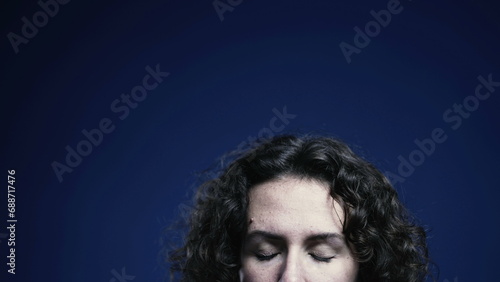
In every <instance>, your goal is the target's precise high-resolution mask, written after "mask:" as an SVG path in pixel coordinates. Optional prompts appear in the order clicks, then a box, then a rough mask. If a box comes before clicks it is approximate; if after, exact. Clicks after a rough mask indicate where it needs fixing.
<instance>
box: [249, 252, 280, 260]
mask: <svg viewBox="0 0 500 282" xmlns="http://www.w3.org/2000/svg"><path fill="white" fill-rule="evenodd" d="M254 254H255V257H256V258H257V259H258V260H260V261H268V260H272V259H273V258H275V257H276V256H277V255H279V254H280V253H266V252H255V253H254Z"/></svg>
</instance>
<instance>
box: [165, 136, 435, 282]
mask: <svg viewBox="0 0 500 282" xmlns="http://www.w3.org/2000/svg"><path fill="white" fill-rule="evenodd" d="M284 175H293V176H297V177H303V178H310V179H318V180H321V181H323V182H325V183H327V184H328V185H329V187H330V195H331V196H332V197H333V198H334V199H336V200H337V201H338V202H339V203H340V204H341V206H342V208H343V209H344V211H345V213H344V214H345V218H344V224H343V233H344V236H345V238H346V240H347V241H348V242H349V243H350V244H351V245H352V249H353V250H352V251H353V253H354V256H355V258H356V259H357V261H358V262H359V271H358V281H405V282H413V281H415V282H416V281H424V280H425V279H426V277H427V276H428V273H429V257H428V251H427V245H426V233H425V231H424V229H423V228H422V227H420V226H418V225H417V224H415V223H414V222H413V219H412V217H411V216H410V215H409V214H408V212H407V211H406V209H405V208H404V207H403V205H402V204H401V202H400V201H399V200H398V196H397V193H396V191H395V189H394V188H393V187H392V186H391V184H390V183H389V181H388V180H387V178H386V177H385V176H384V175H383V174H382V173H381V172H380V171H379V170H377V169H376V168H375V167H374V166H373V165H372V164H370V163H368V162H366V161H365V160H363V159H362V158H360V157H359V156H357V155H356V154H354V153H353V152H352V151H351V149H349V147H347V146H346V145H345V144H344V143H342V142H340V141H338V140H336V139H333V138H328V137H311V136H305V137H297V136H290V135H287V136H278V137H274V138H272V139H271V140H268V141H265V142H263V143H261V144H259V145H258V146H256V147H254V148H252V149H249V150H247V151H246V152H243V153H241V154H239V155H238V157H236V158H235V159H234V160H233V161H232V162H231V163H230V164H229V165H228V166H227V167H225V168H223V169H222V171H221V172H220V174H219V175H218V177H215V178H213V179H210V180H208V181H206V182H204V183H203V184H202V185H201V186H200V187H199V188H198V190H197V193H196V196H195V203H194V207H193V209H192V211H191V213H190V217H189V219H188V222H187V225H188V229H189V231H188V233H187V236H186V237H185V241H184V245H183V246H181V247H180V248H178V249H176V250H174V251H171V252H169V254H168V255H167V262H169V263H170V265H171V266H170V270H171V274H173V273H180V274H181V276H182V281H196V282H198V281H219V282H226V281H227V282H234V281H238V279H239V278H238V271H239V269H240V267H241V261H240V248H241V246H242V239H243V236H244V234H245V232H246V224H245V223H246V222H247V220H246V212H247V206H248V191H249V189H251V188H252V187H253V186H255V185H257V184H260V183H263V182H265V181H268V180H272V179H275V178H277V177H279V176H284Z"/></svg>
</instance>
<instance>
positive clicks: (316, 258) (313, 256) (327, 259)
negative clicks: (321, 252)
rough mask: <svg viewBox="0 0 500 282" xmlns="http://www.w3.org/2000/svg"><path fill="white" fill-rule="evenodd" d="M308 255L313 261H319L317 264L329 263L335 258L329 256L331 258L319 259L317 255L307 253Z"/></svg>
mask: <svg viewBox="0 0 500 282" xmlns="http://www.w3.org/2000/svg"><path fill="white" fill-rule="evenodd" d="M309 255H310V256H311V257H312V258H313V259H315V260H317V261H319V262H330V261H331V260H332V259H334V258H335V256H331V257H327V258H325V257H321V256H318V255H315V254H313V253H309Z"/></svg>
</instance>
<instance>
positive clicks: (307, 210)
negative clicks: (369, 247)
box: [240, 177, 358, 282]
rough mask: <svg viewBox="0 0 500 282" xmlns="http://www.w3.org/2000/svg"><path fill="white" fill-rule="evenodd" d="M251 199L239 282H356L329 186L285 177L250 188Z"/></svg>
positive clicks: (355, 266) (340, 215)
mask: <svg viewBox="0 0 500 282" xmlns="http://www.w3.org/2000/svg"><path fill="white" fill-rule="evenodd" d="M249 199H250V202H249V207H248V231H247V234H246V236H245V238H244V242H243V246H242V252H241V261H242V268H241V270H240V280H241V281H245V282H252V281H258V282H265V281H269V282H271V281H272V282H275V281H311V282H326V281H328V282H333V281H342V282H349V281H355V280H356V274H357V272H358V263H357V262H356V260H355V259H354V257H353V255H352V253H351V250H350V248H349V247H348V245H347V243H346V241H345V239H344V236H343V234H342V222H341V219H343V218H344V214H343V211H342V208H341V207H340V206H339V204H338V203H337V202H336V201H334V200H333V199H332V197H331V196H330V195H329V189H328V187H327V185H325V184H323V183H320V182H316V181H313V180H300V179H297V178H294V177H285V178H280V179H276V180H272V181H269V182H265V183H263V184H260V185H257V186H255V187H252V189H251V190H250V193H249Z"/></svg>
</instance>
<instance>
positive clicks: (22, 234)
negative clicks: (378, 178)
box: [0, 0, 500, 281]
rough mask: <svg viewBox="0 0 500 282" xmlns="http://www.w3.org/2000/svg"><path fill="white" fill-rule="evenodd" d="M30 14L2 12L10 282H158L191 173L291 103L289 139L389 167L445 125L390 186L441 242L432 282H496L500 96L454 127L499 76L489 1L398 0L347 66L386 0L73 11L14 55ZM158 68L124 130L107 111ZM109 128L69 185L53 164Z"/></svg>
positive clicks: (99, 6)
mask: <svg viewBox="0 0 500 282" xmlns="http://www.w3.org/2000/svg"><path fill="white" fill-rule="evenodd" d="M23 2H24V3H18V2H17V1H4V2H2V4H1V7H0V11H1V13H2V16H1V19H0V20H1V28H2V33H1V34H2V36H3V37H2V38H3V39H2V40H1V41H0V48H1V55H2V57H1V78H0V83H1V84H0V86H1V87H0V89H1V93H2V101H1V102H0V103H1V106H2V108H1V114H2V129H3V134H2V146H1V155H0V157H1V167H2V170H1V172H0V177H2V178H4V177H5V178H7V169H15V170H16V175H15V176H16V187H17V192H16V195H17V198H16V199H17V202H16V205H17V206H16V207H17V212H16V216H17V219H18V223H17V229H16V242H17V245H16V246H17V249H16V272H17V274H16V275H15V277H13V276H12V275H7V272H6V271H7V266H6V256H7V255H8V252H7V246H6V240H5V239H2V238H1V237H0V240H2V242H1V243H0V271H1V272H0V277H2V278H1V280H2V281H112V279H113V277H114V276H113V274H112V271H113V270H116V271H117V272H121V270H122V268H125V270H126V273H127V274H128V275H133V276H135V278H134V280H133V281H160V279H161V277H162V275H163V271H162V269H161V267H160V266H159V264H158V261H157V253H158V251H159V238H160V234H161V230H162V228H163V227H165V226H166V225H169V224H171V223H172V222H173V220H174V219H175V218H176V217H177V215H178V213H179V207H180V206H181V205H182V203H186V202H188V201H189V198H190V195H191V191H192V189H193V185H194V183H195V182H196V176H195V174H196V172H198V171H201V170H203V169H205V168H207V167H209V166H210V165H211V164H212V163H213V162H214V161H215V160H216V158H217V157H219V156H220V155H222V154H223V153H225V152H227V151H230V150H232V149H235V148H236V147H237V146H238V145H239V144H240V143H242V142H244V141H245V140H247V139H248V138H249V137H257V136H258V135H259V132H260V130H261V129H262V128H265V127H269V122H270V120H271V119H272V118H273V116H274V115H275V113H274V112H273V109H274V108H276V109H277V110H279V111H282V110H283V108H284V107H286V109H287V111H288V113H290V114H294V115H296V117H295V118H294V119H291V120H290V123H289V124H288V125H286V126H285V130H283V131H282V132H281V133H284V132H292V133H294V132H302V133H307V132H314V133H321V134H329V135H334V136H337V137H339V138H341V139H343V140H345V141H346V142H348V143H349V144H351V145H352V147H353V148H354V149H355V150H356V152H358V153H360V154H361V155H363V156H364V157H365V158H367V159H369V160H370V161H372V162H374V163H375V164H376V165H377V166H378V167H379V168H380V169H381V170H383V171H391V172H394V173H397V167H398V164H399V160H398V156H400V155H401V156H403V157H404V158H406V159H407V158H408V156H409V154H410V153H411V152H412V151H413V150H415V149H416V148H417V147H416V145H415V144H414V140H415V139H419V140H422V139H424V138H429V137H431V131H432V130H433V129H435V128H442V129H443V130H444V132H445V134H446V136H447V139H446V141H445V142H443V143H442V144H438V145H437V146H436V148H435V151H434V152H433V153H432V154H430V155H429V156H427V157H426V159H425V162H424V163H423V164H422V165H420V166H418V167H416V168H415V171H414V173H412V174H411V175H410V176H409V177H407V178H406V181H405V182H403V183H398V184H396V187H397V189H398V191H399V193H400V196H401V198H402V200H403V201H404V202H405V204H406V205H407V206H408V208H409V209H410V210H411V211H412V212H413V213H414V214H415V215H416V216H417V217H418V218H419V219H420V221H421V222H422V223H423V224H424V225H425V226H427V227H428V228H429V230H430V238H429V245H430V252H431V256H432V258H433V259H434V261H435V262H436V263H437V264H438V265H439V267H440V269H441V276H440V278H439V281H444V279H448V280H449V281H453V279H455V281H492V280H495V279H496V273H497V272H498V269H497V262H498V256H497V254H498V252H499V251H500V248H499V245H500V243H499V242H500V240H498V238H499V237H500V232H499V228H498V217H499V209H498V205H497V203H498V196H500V193H499V191H498V188H499V187H498V175H499V173H498V170H499V168H500V165H499V162H500V161H499V160H500V150H499V149H498V144H499V143H500V142H499V141H500V137H499V134H498V126H499V121H500V115H499V114H498V113H497V111H498V107H499V105H500V97H498V96H499V95H500V88H497V89H496V91H495V92H493V93H492V94H491V96H490V97H489V98H488V99H486V100H484V101H481V102H480V105H479V107H478V108H477V110H476V111H473V112H471V113H470V117H469V118H467V119H463V121H462V124H461V126H460V127H458V128H457V129H456V130H453V129H452V128H451V125H453V123H447V122H446V121H445V120H443V113H444V112H445V111H446V110H447V109H449V108H451V107H453V104H455V103H457V104H461V103H462V102H463V100H464V98H465V97H467V96H469V95H474V89H475V87H476V85H477V84H478V80H477V77H478V76H480V75H481V76H483V77H487V76H488V75H489V74H491V75H492V78H493V80H495V81H500V53H499V47H500V42H499V35H500V21H499V19H500V12H499V11H500V10H499V9H498V8H497V7H496V6H495V1H460V3H458V2H456V1H439V3H429V1H417V0H414V1H401V6H402V7H403V10H402V11H401V12H400V13H399V14H396V15H393V16H392V19H391V22H390V23H389V25H387V27H384V28H382V29H381V31H380V33H379V34H378V35H377V36H375V37H374V38H372V39H371V42H370V43H369V45H368V46H366V47H365V48H363V49H361V52H360V53H359V54H353V55H352V57H351V59H352V62H351V63H350V64H349V63H347V61H346V59H345V58H344V56H343V54H342V52H341V50H340V48H339V44H340V42H342V41H345V42H347V43H349V44H353V37H354V35H355V31H354V30H353V28H354V27H356V26H358V27H361V28H364V26H365V24H366V23H367V22H369V21H371V20H373V18H372V16H371V15H370V11H371V10H375V11H379V10H381V9H386V6H387V3H388V1H386V0H384V1H362V2H360V1H343V2H340V1H326V0H325V1H290V0H288V1H247V0H244V1H243V3H241V4H240V5H238V6H236V7H234V10H233V11H232V12H226V13H224V21H220V19H219V17H218V15H217V12H216V11H215V9H214V7H213V6H212V2H211V1H189V0H182V1H181V0H176V1H168V0H167V1H123V0H122V1H105V3H104V1H76V0H74V1H70V2H69V3H68V4H65V5H60V7H59V11H58V13H57V14H56V15H55V16H54V17H52V18H50V19H49V21H48V24H47V25H46V26H44V27H42V28H40V29H39V31H38V34H36V36H34V37H33V38H32V39H29V42H28V43H27V44H21V45H20V46H19V52H18V53H17V54H16V53H15V52H14V49H13V48H12V46H11V44H10V43H9V40H8V38H7V34H8V33H9V32H14V33H16V34H19V35H21V27H22V25H23V22H22V21H21V18H22V17H27V18H28V19H32V17H33V14H34V13H35V12H37V11H39V10H41V8H40V6H39V5H38V4H37V3H36V1H23ZM223 2H225V1H223ZM436 2H438V1H436ZM157 64H159V65H160V69H161V70H162V71H164V72H169V73H170V76H168V77H167V78H165V79H164V81H163V82H162V83H161V84H160V85H159V86H158V87H157V88H156V89H154V90H153V91H151V92H149V93H148V94H147V98H146V99H145V100H144V101H142V102H140V103H139V105H138V107H137V108H136V109H133V110H131V111H130V115H129V116H128V117H126V118H125V119H123V120H120V119H119V114H117V113H114V112H112V111H111V109H110V105H111V103H112V101H113V100H115V99H118V98H119V97H120V95H121V94H122V93H127V94H128V93H130V91H131V89H132V88H133V87H134V86H136V85H139V84H141V82H142V78H143V77H144V75H145V74H146V71H145V67H146V66H148V65H149V66H151V67H153V68H154V67H155V66H156V65H157ZM103 118H109V119H111V120H112V122H113V125H115V130H114V131H113V132H111V133H109V134H105V135H104V138H103V140H102V143H101V144H100V145H98V146H95V147H94V148H93V151H92V153H91V154H90V155H88V156H86V157H83V160H82V162H81V164H80V165H79V166H77V167H75V168H74V170H73V172H71V173H66V174H64V175H63V181H62V182H59V181H58V179H57V177H56V174H55V173H54V171H53V169H52V167H51V164H52V163H53V162H54V161H57V162H60V163H64V162H65V156H66V153H67V152H66V150H65V147H66V146H70V147H72V148H76V146H77V144H78V142H80V141H81V140H84V139H85V137H84V136H83V135H82V133H81V131H82V130H84V129H86V130H91V129H93V128H97V127H98V126H99V121H100V120H101V119H103ZM279 124H280V123H278V125H279ZM1 174H3V175H4V176H1ZM6 190H7V183H6V181H5V182H3V184H2V188H1V189H0V191H1V193H0V200H1V201H0V203H1V206H2V208H0V211H1V212H0V217H1V218H0V219H1V221H0V226H1V229H0V236H1V234H2V233H3V234H5V233H6V229H5V227H7V223H6V219H7V210H6V209H7V207H6V206H7V201H6V197H7V191H6ZM4 207H5V208H4ZM4 277H7V280H6V279H5V278H4Z"/></svg>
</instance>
